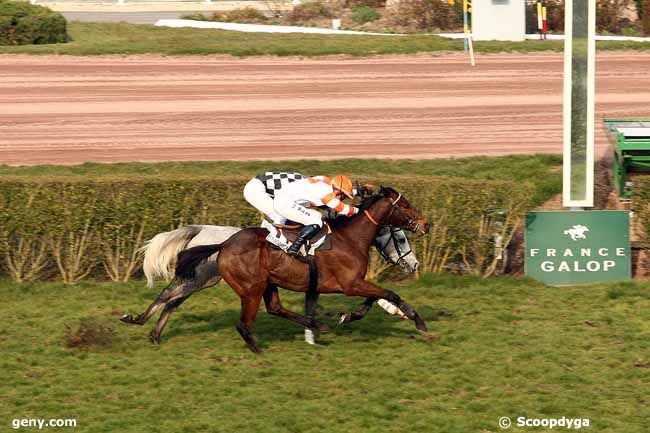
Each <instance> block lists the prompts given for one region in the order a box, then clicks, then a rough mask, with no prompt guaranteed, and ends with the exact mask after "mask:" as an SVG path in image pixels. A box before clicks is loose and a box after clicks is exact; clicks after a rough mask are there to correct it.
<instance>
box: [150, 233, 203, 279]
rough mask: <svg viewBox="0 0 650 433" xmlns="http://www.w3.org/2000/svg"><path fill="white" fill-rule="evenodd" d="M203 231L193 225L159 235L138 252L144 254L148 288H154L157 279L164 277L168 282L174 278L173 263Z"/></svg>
mask: <svg viewBox="0 0 650 433" xmlns="http://www.w3.org/2000/svg"><path fill="white" fill-rule="evenodd" d="M201 229H202V227H201V226H196V225H192V226H184V227H181V228H178V229H176V230H172V231H170V232H163V233H158V234H157V235H156V236H154V237H153V238H151V239H150V240H148V241H147V242H146V243H145V244H144V246H143V247H142V248H140V249H139V250H138V252H140V253H144V262H143V264H142V270H143V271H144V275H145V276H146V277H147V286H149V287H153V284H154V279H155V278H156V277H162V278H164V279H165V280H167V281H169V280H171V279H172V278H173V277H174V268H173V267H172V266H171V265H172V262H173V261H174V260H176V257H177V255H178V253H179V252H180V251H182V250H184V249H185V247H186V246H187V244H188V243H189V242H190V241H191V240H192V238H194V237H195V236H196V235H198V234H199V233H200V232H201Z"/></svg>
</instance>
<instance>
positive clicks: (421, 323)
mask: <svg viewBox="0 0 650 433" xmlns="http://www.w3.org/2000/svg"><path fill="white" fill-rule="evenodd" d="M418 319H419V318H418ZM415 327H416V328H417V330H418V331H420V332H427V330H428V328H427V324H426V323H424V320H422V319H419V320H416V321H415Z"/></svg>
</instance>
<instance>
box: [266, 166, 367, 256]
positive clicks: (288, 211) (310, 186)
mask: <svg viewBox="0 0 650 433" xmlns="http://www.w3.org/2000/svg"><path fill="white" fill-rule="evenodd" d="M353 194H354V191H353V188H352V182H351V181H350V179H348V178H347V177H346V176H340V175H339V176H334V177H332V178H331V179H330V178H329V177H326V176H315V177H308V178H304V179H300V180H296V181H294V182H292V183H288V184H287V185H286V186H284V187H283V188H282V189H280V190H278V191H277V192H276V194H275V198H274V199H273V209H274V210H275V213H276V214H278V215H280V216H281V217H284V218H286V219H289V220H291V221H295V222H298V223H301V224H303V225H304V227H303V228H302V230H301V231H300V234H299V235H298V239H296V241H295V242H294V243H293V244H292V245H291V247H289V249H288V250H287V254H289V255H290V256H295V255H297V254H298V251H300V248H301V247H302V246H303V245H304V244H305V242H306V241H307V240H308V239H311V238H312V237H314V235H316V233H318V232H319V231H320V229H321V227H322V226H323V216H322V215H321V213H320V212H318V211H316V210H314V209H311V208H314V207H319V206H326V207H328V208H330V209H332V210H334V211H336V212H337V213H338V214H339V215H345V216H348V217H350V216H352V215H354V214H356V213H358V212H359V208H356V207H354V206H349V205H347V204H344V203H343V202H342V200H344V199H345V198H346V197H348V198H352V196H353Z"/></svg>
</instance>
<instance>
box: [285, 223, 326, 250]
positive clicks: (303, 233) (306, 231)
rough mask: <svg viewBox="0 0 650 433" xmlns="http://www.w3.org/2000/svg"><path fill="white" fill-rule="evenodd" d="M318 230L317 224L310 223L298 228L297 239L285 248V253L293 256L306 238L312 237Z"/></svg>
mask: <svg viewBox="0 0 650 433" xmlns="http://www.w3.org/2000/svg"><path fill="white" fill-rule="evenodd" d="M319 231H320V226H319V225H318V224H311V225H308V226H304V227H303V228H302V230H300V234H299V235H298V239H296V241H295V242H294V243H293V244H291V246H290V247H289V249H288V250H287V254H289V255H290V256H292V257H295V256H297V255H298V252H299V251H300V248H302V246H303V245H304V244H305V242H307V240H308V239H311V238H313V237H314V236H315V235H316V233H318V232H319Z"/></svg>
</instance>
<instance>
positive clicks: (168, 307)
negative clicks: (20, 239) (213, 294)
mask: <svg viewBox="0 0 650 433" xmlns="http://www.w3.org/2000/svg"><path fill="white" fill-rule="evenodd" d="M192 293H194V292H189V293H188V294H187V295H185V296H183V297H182V298H178V299H174V300H173V301H170V302H168V303H167V304H165V309H164V310H163V312H162V313H160V318H158V322H157V323H156V326H155V327H154V328H153V330H152V331H151V333H150V334H149V338H150V339H151V342H152V343H154V344H160V334H161V333H162V331H163V329H165V326H166V325H167V322H168V321H169V318H170V317H171V315H172V313H173V312H174V311H176V309H177V308H178V307H180V306H181V304H182V303H183V302H185V301H186V300H187V298H189V297H190V295H191V294H192Z"/></svg>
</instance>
